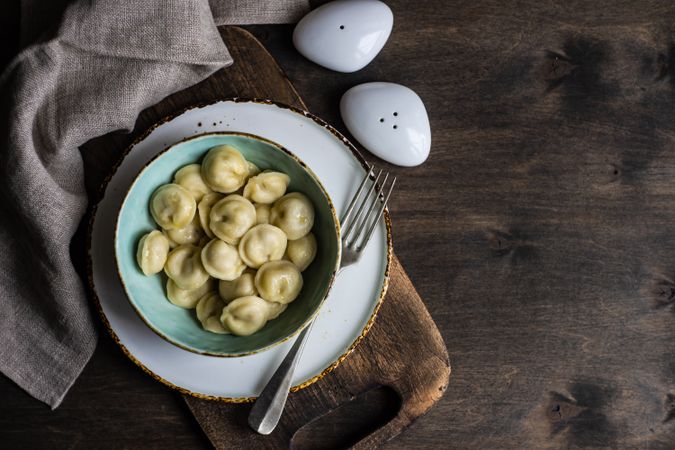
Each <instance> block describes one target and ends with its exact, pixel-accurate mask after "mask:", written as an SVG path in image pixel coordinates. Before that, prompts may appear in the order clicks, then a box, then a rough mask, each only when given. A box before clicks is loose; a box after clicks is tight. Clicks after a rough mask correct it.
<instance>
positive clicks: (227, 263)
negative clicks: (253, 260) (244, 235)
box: [202, 239, 246, 280]
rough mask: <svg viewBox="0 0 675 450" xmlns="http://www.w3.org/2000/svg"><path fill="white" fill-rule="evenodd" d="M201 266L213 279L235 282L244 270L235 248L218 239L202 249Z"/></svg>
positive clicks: (244, 267) (244, 266)
mask: <svg viewBox="0 0 675 450" xmlns="http://www.w3.org/2000/svg"><path fill="white" fill-rule="evenodd" d="M202 264H203V265H204V269H206V271H207V272H208V273H209V275H211V276H212V277H213V278H217V279H219V280H235V279H237V278H239V276H240V275H241V274H242V273H243V272H244V269H246V265H245V264H244V262H243V261H242V260H241V257H240V256H239V252H238V251H237V249H236V247H234V246H232V245H230V244H228V243H227V242H225V241H221V240H220V239H213V240H212V241H211V242H209V243H208V244H206V245H205V246H204V248H203V249H202Z"/></svg>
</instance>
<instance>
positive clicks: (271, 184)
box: [244, 171, 291, 204]
mask: <svg viewBox="0 0 675 450" xmlns="http://www.w3.org/2000/svg"><path fill="white" fill-rule="evenodd" d="M290 182H291V179H290V177H289V176H288V175H286V174H285V173H281V172H273V171H265V172H263V173H261V174H260V175H256V176H254V177H251V178H249V179H248V181H247V182H246V186H245V187H244V197H246V198H247V199H249V200H251V201H252V202H256V203H266V204H269V203H274V202H275V201H277V200H278V199H280V198H281V196H282V195H284V194H285V193H286V188H287V187H288V183H290Z"/></svg>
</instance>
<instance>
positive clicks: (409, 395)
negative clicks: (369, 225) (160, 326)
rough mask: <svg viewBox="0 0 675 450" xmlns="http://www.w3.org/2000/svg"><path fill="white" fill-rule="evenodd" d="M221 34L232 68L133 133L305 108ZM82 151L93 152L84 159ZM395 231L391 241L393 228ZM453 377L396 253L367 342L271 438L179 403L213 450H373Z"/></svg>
mask: <svg viewBox="0 0 675 450" xmlns="http://www.w3.org/2000/svg"><path fill="white" fill-rule="evenodd" d="M221 35H222V37H223V40H224V41H225V43H226V44H227V47H228V49H229V51H230V53H231V54H232V56H233V58H234V61H235V63H234V65H232V66H230V67H228V68H225V69H223V70H220V71H218V72H217V73H215V74H214V75H212V76H211V77H209V78H208V79H207V80H205V81H204V82H202V83H200V84H198V85H196V86H193V87H191V88H189V89H186V90H184V91H181V92H178V93H176V94H174V95H171V96H169V97H167V98H165V99H164V100H163V101H162V102H160V103H159V104H157V105H155V106H153V107H151V108H149V109H147V110H145V111H144V112H143V113H142V114H141V115H140V117H139V119H138V121H137V124H136V133H138V132H140V131H142V130H144V129H146V128H147V127H149V126H150V125H151V124H153V123H155V122H156V121H157V120H159V119H160V118H163V117H166V116H169V115H171V114H175V113H176V112H177V111H180V110H181V109H182V108H185V107H187V106H190V105H194V104H196V103H202V102H210V101H213V100H217V99H223V98H229V97H246V98H266V99H271V100H275V101H278V102H281V103H286V104H289V105H292V106H295V107H298V108H302V109H307V108H306V106H305V104H304V103H303V101H302V99H301V98H300V96H299V95H298V93H297V92H296V91H295V89H294V87H293V85H292V84H291V83H290V81H289V80H288V79H287V78H286V76H285V74H284V73H283V72H282V70H281V69H280V68H279V66H278V65H277V64H276V62H275V60H274V58H273V57H272V56H271V55H270V54H269V53H268V52H267V51H266V50H265V48H264V47H263V46H262V45H261V44H260V42H258V41H257V40H256V39H255V37H253V35H251V34H250V33H249V32H247V31H245V30H242V29H240V28H236V27H226V28H222V29H221ZM336 107H337V105H336ZM127 141H128V139H126V138H123V137H120V139H119V140H117V139H115V138H110V137H107V138H106V139H105V140H104V141H103V142H101V141H99V142H96V146H97V147H98V151H97V152H95V153H96V159H93V158H92V160H89V158H87V157H86V156H85V159H87V161H86V163H87V165H88V167H91V166H95V165H101V167H100V169H101V170H104V168H105V167H106V165H108V167H110V166H109V164H110V161H107V160H106V158H102V157H101V155H102V154H108V155H119V154H120V151H121V150H123V148H124V147H125V146H126V144H127ZM104 147H105V148H104ZM87 153H94V152H83V155H87ZM393 228H394V233H393V234H394V242H395V241H396V224H393ZM449 376H450V365H449V361H448V353H447V350H446V347H445V344H444V343H443V340H442V338H441V336H440V334H439V332H438V329H437V328H436V325H435V324H434V322H433V320H432V319H431V316H430V315H429V313H428V312H427V310H426V308H425V306H424V303H423V302H422V299H421V298H420V297H419V295H418V294H417V292H416V291H415V288H414V287H413V285H412V283H411V282H410V279H409V278H408V276H407V275H406V273H405V271H404V270H403V268H402V267H401V265H400V263H399V261H398V258H396V256H394V258H393V262H392V266H391V273H390V283H389V290H388V293H387V295H386V298H385V301H384V303H383V306H382V307H381V309H380V312H379V314H378V317H377V320H376V322H375V324H374V326H373V327H372V329H371V330H370V332H369V333H368V335H367V336H366V337H365V339H364V340H363V341H362V342H361V344H360V345H359V346H358V347H357V348H356V349H355V350H354V351H353V353H352V354H351V355H350V356H349V357H348V358H347V359H346V360H345V361H344V362H343V363H342V364H341V365H340V366H338V367H337V368H336V369H335V370H334V371H333V372H331V373H330V374H328V375H327V376H325V377H324V378H322V379H321V380H320V381H318V382H316V383H315V384H313V385H311V386H309V387H307V388H305V389H303V390H301V391H299V392H294V393H291V394H290V396H289V399H288V403H287V406H286V411H285V414H284V416H283V417H282V419H281V422H280V424H279V426H278V427H277V429H276V430H275V431H274V432H273V433H272V434H271V435H269V436H261V435H258V434H256V433H255V432H253V431H252V430H251V429H250V428H249V427H248V426H247V416H248V412H249V410H250V408H251V404H227V403H220V402H215V401H208V400H200V399H197V398H194V397H190V396H185V397H184V398H185V401H186V402H187V404H188V406H189V408H190V410H191V411H192V413H193V414H194V416H195V417H196V419H197V421H198V422H199V424H200V425H201V427H202V428H203V430H204V431H205V433H206V434H207V436H208V437H209V439H210V440H211V442H212V443H213V445H214V446H215V447H216V448H260V447H266V448H286V447H291V446H292V447H293V448H300V447H307V448H313V447H314V448H315V447H318V446H321V447H323V448H327V447H345V446H352V445H354V446H355V447H357V448H373V447H376V446H378V445H380V444H382V443H384V442H386V441H388V440H389V439H391V438H392V437H394V436H396V435H398V434H399V433H401V432H402V431H403V430H404V429H405V428H406V427H408V426H409V425H410V424H411V423H412V422H413V421H414V420H415V419H417V418H418V417H420V416H421V415H422V414H424V413H425V412H426V411H427V410H428V409H429V408H431V407H432V406H433V405H434V403H435V402H436V401H438V399H439V398H440V397H441V396H442V395H443V392H444V391H445V388H446V386H447V383H448V380H449Z"/></svg>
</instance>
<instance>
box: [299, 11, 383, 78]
mask: <svg viewBox="0 0 675 450" xmlns="http://www.w3.org/2000/svg"><path fill="white" fill-rule="evenodd" d="M393 24H394V15H393V14H392V12H391V9H389V7H388V6H387V5H385V4H384V3H382V2H381V1H379V0H336V1H333V2H330V3H326V4H325V5H322V6H320V7H318V8H316V9H315V10H313V11H311V12H310V13H309V14H307V15H306V16H305V17H303V18H302V20H300V22H299V23H298V25H297V26H296V27H295V30H294V31H293V45H295V48H296V49H297V50H298V51H299V52H300V53H301V54H302V55H303V56H304V57H306V58H307V59H309V60H311V61H313V62H315V63H317V64H319V65H321V66H324V67H327V68H328V69H332V70H336V71H338V72H356V71H357V70H360V69H362V68H364V67H365V66H367V65H368V63H370V62H371V61H372V60H373V58H375V56H377V54H378V53H379V52H380V50H382V47H384V44H385V42H387V39H388V38H389V34H390V33H391V28H392V26H393Z"/></svg>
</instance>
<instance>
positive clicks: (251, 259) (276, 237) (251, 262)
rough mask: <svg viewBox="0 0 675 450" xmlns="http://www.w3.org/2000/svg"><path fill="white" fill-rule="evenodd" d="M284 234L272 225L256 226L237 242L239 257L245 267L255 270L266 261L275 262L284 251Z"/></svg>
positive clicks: (285, 240)
mask: <svg viewBox="0 0 675 450" xmlns="http://www.w3.org/2000/svg"><path fill="white" fill-rule="evenodd" d="M286 242H287V239H286V234H284V232H283V231H281V229H280V228H277V227H275V226H274V225H269V224H262V225H256V226H254V227H253V228H251V229H250V230H248V231H247V232H246V234H245V235H244V237H242V238H241V241H239V256H241V259H242V260H243V261H244V262H245V263H246V265H247V266H249V267H252V268H254V269H257V268H258V267H260V266H262V265H263V264H265V263H266V262H267V261H276V260H279V259H281V257H282V256H284V252H285V251H286Z"/></svg>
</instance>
